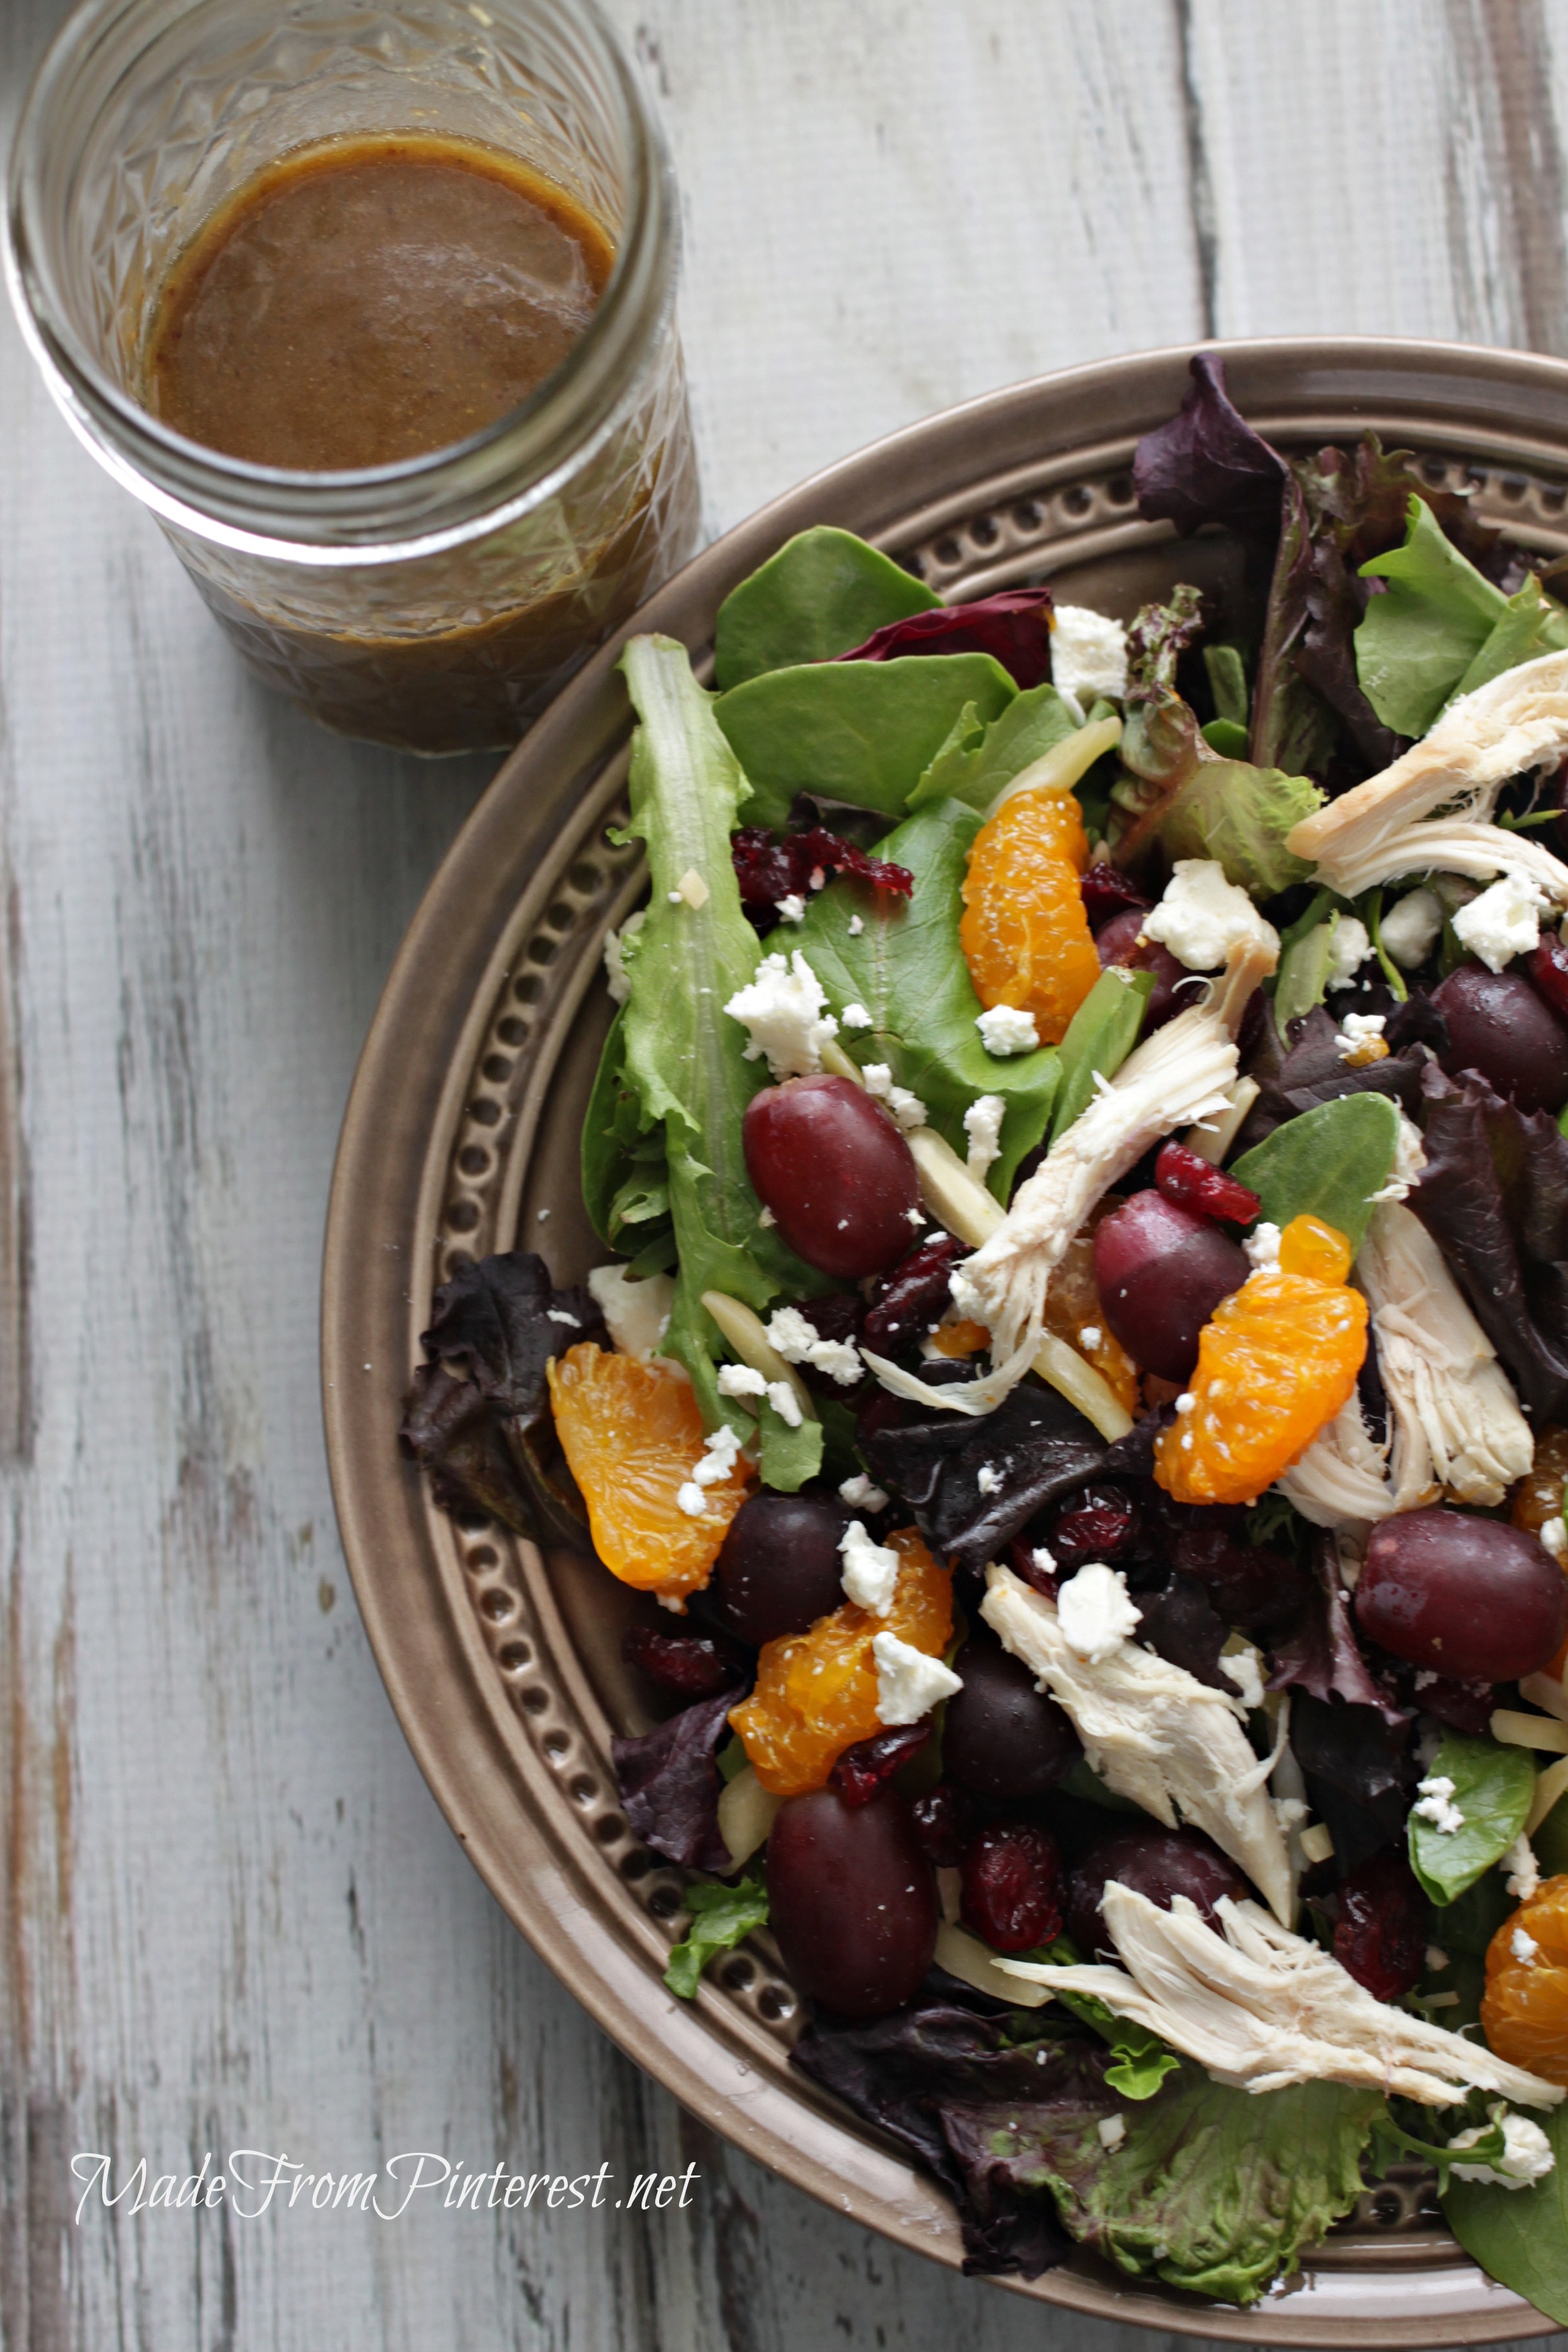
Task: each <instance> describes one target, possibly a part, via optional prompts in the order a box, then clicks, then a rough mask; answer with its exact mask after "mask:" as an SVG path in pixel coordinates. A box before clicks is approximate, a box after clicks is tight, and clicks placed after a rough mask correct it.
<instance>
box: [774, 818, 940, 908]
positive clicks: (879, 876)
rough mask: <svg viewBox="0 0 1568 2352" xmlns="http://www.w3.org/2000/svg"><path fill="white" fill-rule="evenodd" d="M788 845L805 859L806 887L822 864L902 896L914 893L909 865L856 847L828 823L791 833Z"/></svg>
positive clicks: (825, 869)
mask: <svg viewBox="0 0 1568 2352" xmlns="http://www.w3.org/2000/svg"><path fill="white" fill-rule="evenodd" d="M789 845H790V848H791V850H792V851H793V852H794V854H795V856H796V857H797V858H799V859H802V860H804V862H805V887H807V888H809V887H810V886H811V877H812V874H813V871H814V870H815V869H816V867H818V866H820V867H821V869H822V871H823V872H824V873H825V874H843V875H847V877H848V878H849V880H850V881H851V882H869V883H870V885H871V887H872V888H873V889H876V890H891V891H892V892H893V893H894V895H895V896H896V897H898V898H910V897H911V896H912V895H913V892H914V887H915V877H914V876H913V875H912V874H911V873H910V869H909V867H908V866H895V865H894V864H893V862H892V860H891V858H889V857H873V856H871V855H870V853H869V851H868V850H864V849H857V847H856V846H855V844H854V843H853V842H852V841H844V840H841V839H840V837H839V835H837V834H836V833H829V832H828V830H827V828H826V825H820V824H814V825H813V826H812V827H811V829H810V831H809V832H807V833H796V834H792V835H791V836H790V844H789ZM799 870H800V869H799V867H798V866H797V868H796V871H797V872H798V871H799ZM795 887H797V889H798V888H799V887H801V886H800V885H799V884H798V883H797V884H796V886H795Z"/></svg>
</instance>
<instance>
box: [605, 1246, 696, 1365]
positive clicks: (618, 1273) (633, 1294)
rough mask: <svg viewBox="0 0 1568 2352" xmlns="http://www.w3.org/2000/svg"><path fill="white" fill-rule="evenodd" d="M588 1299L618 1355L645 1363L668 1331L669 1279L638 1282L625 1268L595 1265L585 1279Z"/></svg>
mask: <svg viewBox="0 0 1568 2352" xmlns="http://www.w3.org/2000/svg"><path fill="white" fill-rule="evenodd" d="M588 1296H589V1297H590V1298H591V1299H592V1300H593V1302H594V1304H595V1307H597V1308H598V1310H599V1312H600V1314H601V1315H602V1316H603V1317H604V1318H605V1329H606V1330H607V1331H608V1332H609V1335H610V1337H611V1339H613V1340H614V1341H615V1343H616V1347H617V1348H618V1349H620V1351H621V1353H622V1355H623V1356H640V1357H641V1358H642V1359H643V1360H644V1362H645V1363H646V1362H647V1359H648V1358H649V1357H650V1356H651V1355H653V1354H654V1353H655V1351H656V1350H657V1349H658V1345H659V1342H660V1341H661V1340H662V1339H663V1338H664V1335H665V1333H666V1332H667V1331H668V1328H669V1317H670V1310H671V1308H672V1307H674V1305H675V1284H674V1282H673V1280H672V1279H671V1277H670V1276H668V1274H650V1275H649V1276H648V1277H647V1281H646V1282H639V1281H638V1280H637V1276H636V1275H635V1274H633V1273H632V1272H631V1271H630V1270H629V1268H627V1267H626V1266H624V1265H596V1266H595V1267H594V1269H593V1271H592V1272H591V1273H590V1275H589V1276H588Z"/></svg>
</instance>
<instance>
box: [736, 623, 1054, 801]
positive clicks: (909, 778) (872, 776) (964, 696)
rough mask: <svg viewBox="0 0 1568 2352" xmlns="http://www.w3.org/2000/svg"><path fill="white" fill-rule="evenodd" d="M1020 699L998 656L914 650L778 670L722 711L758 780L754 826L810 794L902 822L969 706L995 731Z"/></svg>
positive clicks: (739, 690)
mask: <svg viewBox="0 0 1568 2352" xmlns="http://www.w3.org/2000/svg"><path fill="white" fill-rule="evenodd" d="M1016 693H1017V688H1016V686H1015V685H1014V683H1013V681H1012V679H1011V678H1010V677H1008V675H1007V673H1006V671H1005V669H1004V668H1003V667H1002V665H1001V663H1000V662H998V661H994V660H993V659H992V657H991V656H990V655H989V654H943V655H942V656H940V658H938V657H933V656H931V655H923V654H905V655H902V656H900V657H899V658H897V659H896V660H893V661H868V662H823V663H818V664H814V665H809V666H807V667H802V668H792V669H775V670H770V671H769V672H768V674H767V675H766V677H753V678H751V679H749V680H748V681H747V683H746V684H745V685H744V686H737V687H735V688H731V691H730V692H729V693H728V694H721V696H720V698H719V699H718V702H717V703H716V704H715V706H714V709H715V713H716V715H717V718H718V720H719V724H720V726H721V728H722V729H723V730H724V733H725V735H726V737H727V738H728V740H729V741H730V744H731V748H732V749H733V751H734V753H735V756H736V758H737V759H738V760H739V761H740V763H741V765H742V768H743V769H744V770H745V772H746V775H747V777H748V778H749V780H750V782H751V786H752V799H751V801H750V802H749V803H748V804H747V808H746V822H747V824H767V825H773V826H774V827H777V826H780V825H783V824H784V823H785V822H786V820H787V818H788V816H789V812H790V805H791V803H792V802H793V801H794V799H795V794H796V793H803V792H804V793H812V794H813V795H814V796H815V797H816V798H817V799H819V800H825V801H842V802H845V803H848V805H849V806H851V807H854V808H864V809H874V810H876V811H877V813H878V814H879V815H882V816H885V817H889V818H893V817H900V816H902V814H904V810H905V807H906V805H907V803H908V801H909V798H910V793H912V792H913V791H914V789H915V787H916V785H917V784H918V783H919V782H920V780H921V777H922V776H923V775H924V773H925V772H926V770H927V769H928V768H929V767H930V765H931V761H933V760H934V759H935V758H936V756H937V753H938V752H939V751H941V750H942V746H943V745H944V744H945V743H946V742H947V740H948V739H949V738H950V736H951V735H952V730H953V727H954V725H955V724H956V723H957V722H958V721H959V720H960V719H962V718H963V712H964V709H965V707H966V705H968V704H971V703H973V706H974V711H975V715H976V717H977V718H978V719H980V721H981V723H982V724H983V725H987V726H988V725H989V724H990V722H991V720H992V719H997V718H999V717H1000V716H1001V714H1002V712H1003V711H1004V710H1005V709H1006V707H1007V705H1008V704H1009V703H1010V702H1011V701H1012V700H1013V698H1014V697H1015V696H1016Z"/></svg>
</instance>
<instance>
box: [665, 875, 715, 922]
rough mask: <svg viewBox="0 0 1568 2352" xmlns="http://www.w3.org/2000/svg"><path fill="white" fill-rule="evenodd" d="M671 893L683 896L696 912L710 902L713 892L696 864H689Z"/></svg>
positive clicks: (675, 895)
mask: <svg viewBox="0 0 1568 2352" xmlns="http://www.w3.org/2000/svg"><path fill="white" fill-rule="evenodd" d="M671 895H672V896H673V897H675V898H683V899H684V900H685V901H686V904H687V905H688V906H689V908H691V910H692V912H693V914H695V913H696V912H697V910H698V909H699V908H701V907H705V906H706V905H707V904H708V901H709V899H710V898H711V897H712V896H713V893H712V892H711V890H710V888H709V887H708V885H707V883H706V882H704V880H703V879H702V877H701V875H700V874H699V872H698V871H697V868H696V866H688V867H687V869H686V871H685V873H684V874H683V875H682V876H681V877H680V879H679V882H678V883H677V884H676V886H675V889H674V891H673V893H672V894H671Z"/></svg>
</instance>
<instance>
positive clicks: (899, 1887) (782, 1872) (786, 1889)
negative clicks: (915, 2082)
mask: <svg viewBox="0 0 1568 2352" xmlns="http://www.w3.org/2000/svg"><path fill="white" fill-rule="evenodd" d="M937 1918H938V1911H937V1899H936V1879H935V1876H934V1874H933V1873H932V1870H931V1864H930V1863H929V1862H928V1861H927V1860H926V1858H925V1855H924V1853H922V1852H921V1844H920V1841H919V1839H918V1838H917V1837H916V1835H915V1832H914V1824H913V1822H911V1821H910V1809H909V1807H908V1806H907V1805H906V1804H905V1802H904V1801H903V1799H902V1798H901V1797H900V1796H897V1795H895V1793H894V1792H893V1790H890V1789H884V1790H883V1791H882V1793H881V1795H880V1796H878V1797H873V1798H872V1800H871V1801H870V1803H869V1804H868V1805H847V1804H846V1803H845V1802H844V1800H843V1798H842V1797H840V1796H839V1795H838V1794H837V1791H836V1790H832V1789H816V1790H813V1791H812V1793H811V1794H810V1795H809V1796H805V1797H791V1798H789V1799H788V1800H787V1801H785V1803H784V1804H783V1805H782V1806H781V1807H780V1808H779V1811H778V1815H777V1818H776V1819H775V1821H774V1822H773V1828H772V1830H771V1831H770V1832H769V1834H768V1921H769V1925H770V1926H771V1927H772V1928H773V1934H774V1936H775V1937H777V1939H778V1947H779V1950H780V1953H781V1954H782V1955H783V1958H784V1967H785V1968H786V1969H788V1971H789V1973H790V1976H791V1978H792V1979H793V1980H794V1982H795V1984H796V1985H798V1987H799V1988H800V1990H801V1991H802V1992H804V1993H808V1994H809V1995H810V1997H811V1999H812V2000H819V2001H821V2003H822V2004H823V2007H824V2008H825V2009H831V2010H836V2011H837V2013H838V2014H839V2016H841V2017H881V2016H884V2015H885V2014H886V2013H887V2011H889V2010H890V2009H899V2008H901V2007H902V2005H903V2003H904V2002H905V2001H906V2000H909V1999H910V1996H911V1995H912V1994H913V1993H914V1992H915V1991H916V1990H918V1988H919V1985H920V1981H921V1978H922V1977H923V1976H924V1974H925V1972H926V1970H927V1969H929V1968H930V1966H931V1956H932V1954H933V1953H934V1951H935V1950H936V1930H937Z"/></svg>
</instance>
